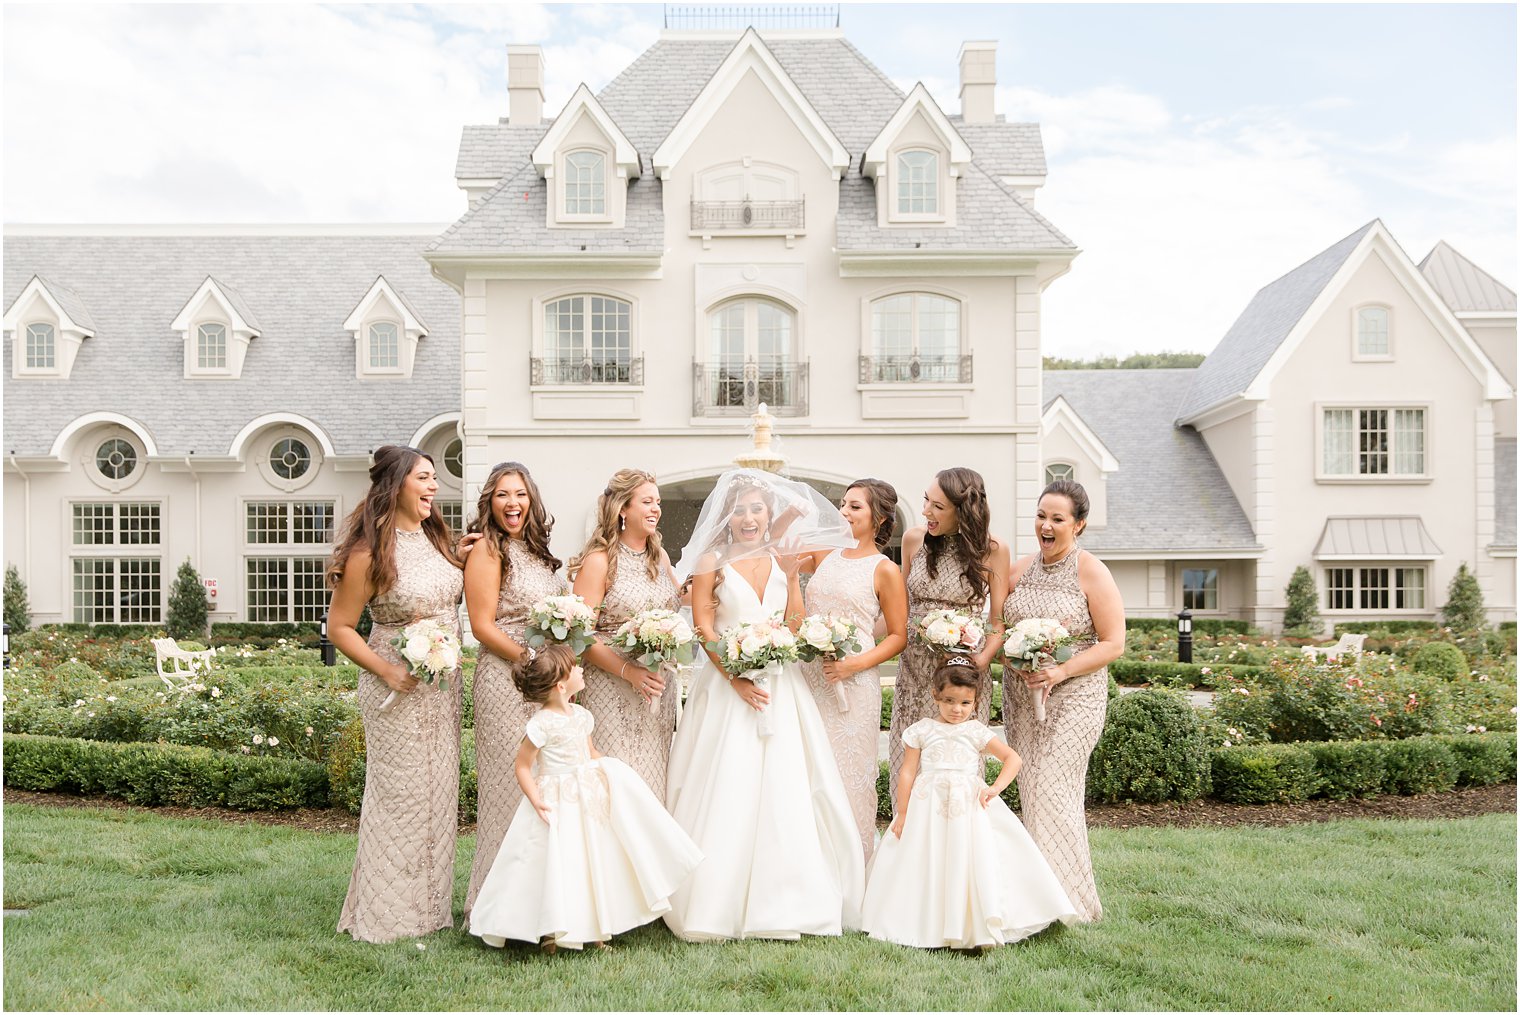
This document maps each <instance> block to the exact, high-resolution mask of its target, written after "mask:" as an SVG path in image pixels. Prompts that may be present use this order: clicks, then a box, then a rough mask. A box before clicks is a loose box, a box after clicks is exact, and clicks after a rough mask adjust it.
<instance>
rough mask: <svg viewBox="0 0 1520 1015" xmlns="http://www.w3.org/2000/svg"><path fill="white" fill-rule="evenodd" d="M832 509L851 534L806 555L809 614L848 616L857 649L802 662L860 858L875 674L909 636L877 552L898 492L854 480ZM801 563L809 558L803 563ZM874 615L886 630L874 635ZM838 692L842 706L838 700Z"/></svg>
mask: <svg viewBox="0 0 1520 1015" xmlns="http://www.w3.org/2000/svg"><path fill="white" fill-rule="evenodd" d="M839 513H840V515H842V516H843V517H844V520H845V521H846V522H847V523H849V526H850V533H851V534H852V535H853V536H854V537H855V539H856V540H858V545H856V547H855V548H854V549H851V550H832V551H825V552H819V553H814V554H811V555H810V558H811V570H812V571H813V577H812V580H811V581H809V582H808V584H807V588H806V589H805V590H804V593H803V596H804V602H805V604H806V610H807V613H808V614H809V615H812V614H816V613H827V614H832V615H833V616H835V617H839V618H841V619H848V620H852V621H854V622H855V623H856V624H857V625H858V626H859V628H860V630H861V632H862V638H861V644H862V645H866V646H869V647H868V648H866V649H865V651H863V652H861V653H860V654H859V655H853V656H846V657H845V658H843V659H839V660H829V661H822V660H820V661H818V662H812V663H804V664H803V667H802V670H803V673H804V675H806V677H807V680H808V685H809V686H810V687H811V688H812V691H813V697H814V699H815V700H816V701H817V702H818V711H819V713H820V714H821V715H822V716H823V725H824V728H825V729H826V730H827V731H828V735H829V743H831V744H832V745H833V747H834V759H835V761H837V762H838V764H839V774H840V776H841V777H842V778H843V779H844V788H845V792H846V793H847V794H848V796H849V798H850V810H851V811H853V812H854V815H855V824H856V827H857V828H858V829H859V830H860V845H861V847H862V849H863V850H864V852H865V859H866V862H867V863H868V864H869V862H870V860H871V852H872V850H873V849H874V848H875V845H876V773H877V765H876V741H877V736H878V733H879V730H880V727H881V674H880V673H879V672H878V671H877V667H878V666H880V665H881V664H882V663H884V662H886V661H887V660H889V659H891V658H892V657H893V656H895V655H897V654H898V653H899V652H901V651H902V650H903V646H904V645H906V644H907V643H908V638H907V630H908V593H907V590H906V589H905V588H903V578H902V571H901V570H900V569H899V568H898V566H897V565H896V564H894V563H892V562H891V561H890V560H888V559H887V557H886V556H885V555H884V554H883V553H882V552H881V551H882V550H883V549H885V548H886V546H887V543H888V542H889V541H890V540H891V539H892V530H893V529H894V528H896V527H897V491H896V490H894V489H892V487H891V486H890V485H889V484H887V483H884V482H882V481H881V480H879V479H858V480H856V481H855V482H854V483H851V484H850V488H849V489H848V490H846V491H845V492H844V496H843V497H842V498H840V501H839ZM804 567H805V568H807V567H808V564H807V563H804ZM878 620H881V621H884V623H885V627H886V632H887V636H886V637H885V638H883V639H882V640H881V641H880V642H876V636H875V634H874V631H875V630H876V623H877V621H878ZM841 691H842V692H843V694H844V700H845V703H846V705H847V706H848V707H847V708H843V707H841V705H840V701H839V694H840V692H841Z"/></svg>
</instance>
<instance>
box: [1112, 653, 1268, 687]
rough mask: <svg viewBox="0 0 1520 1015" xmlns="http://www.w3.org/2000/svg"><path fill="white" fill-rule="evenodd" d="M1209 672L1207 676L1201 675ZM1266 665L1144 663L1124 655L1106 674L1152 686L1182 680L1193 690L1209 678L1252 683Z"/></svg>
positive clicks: (1120, 681)
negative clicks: (1231, 679)
mask: <svg viewBox="0 0 1520 1015" xmlns="http://www.w3.org/2000/svg"><path fill="white" fill-rule="evenodd" d="M1204 670H1208V671H1209V672H1208V673H1204V672H1203V671H1204ZM1266 670H1267V667H1265V666H1253V665H1251V664H1249V663H1176V662H1147V661H1145V660H1142V659H1126V658H1124V657H1123V656H1121V657H1119V658H1118V659H1115V660H1114V661H1113V662H1111V663H1109V664H1108V674H1109V676H1111V677H1113V678H1114V679H1115V680H1117V681H1119V683H1121V684H1151V683H1156V682H1158V681H1161V680H1168V679H1173V678H1179V677H1180V678H1181V679H1183V680H1186V681H1187V682H1188V683H1189V684H1191V685H1192V686H1194V687H1204V686H1207V684H1208V677H1209V676H1210V675H1213V676H1216V677H1219V676H1225V675H1233V676H1235V677H1238V678H1239V679H1241V680H1254V679H1256V678H1258V677H1260V676H1261V675H1262V674H1263V673H1264V672H1266Z"/></svg>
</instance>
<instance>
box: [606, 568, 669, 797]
mask: <svg viewBox="0 0 1520 1015" xmlns="http://www.w3.org/2000/svg"><path fill="white" fill-rule="evenodd" d="M612 552H613V553H616V554H617V570H616V573H615V574H613V576H612V582H611V584H610V585H609V586H608V588H607V594H606V595H605V596H604V597H603V599H602V608H601V610H600V611H598V613H597V619H596V631H597V633H598V634H601V635H610V634H612V633H613V632H614V631H616V630H617V629H618V628H619V627H621V626H622V624H623V622H624V621H626V620H628V619H629V618H630V617H634V616H636V615H638V614H640V613H643V612H644V611H645V610H679V609H680V608H681V594H680V593H679V592H678V591H677V590H676V586H675V583H674V582H673V581H671V578H670V573H669V572H668V571H667V570H666V569H664V568H661V569H660V574H659V577H658V578H650V577H649V571H648V570H647V569H646V567H645V554H644V553H636V552H634V551H633V550H630V549H629V548H628V547H626V546H624V545H623V544H622V543H621V542H620V543H618V544H617V547H616V548H615V549H613V550H612ZM646 553H647V551H646ZM585 673H586V690H585V691H584V692H582V694H581V702H582V704H584V705H585V706H586V708H587V709H588V710H589V711H590V712H591V714H592V715H593V716H595V717H596V749H597V750H599V751H601V752H602V753H603V754H606V755H609V756H611V757H614V758H617V759H618V760H619V761H622V762H623V763H624V764H625V765H627V766H628V767H630V768H632V769H633V770H634V771H635V772H637V773H638V774H639V776H640V777H641V778H642V779H643V780H644V781H645V782H646V783H648V784H649V788H650V789H651V790H652V791H653V792H654V795H655V796H657V797H659V798H660V799H661V800H664V799H665V769H666V766H667V765H669V763H670V738H671V735H672V734H673V733H675V729H676V698H677V696H678V695H679V694H680V693H681V687H680V682H679V681H678V680H675V679H671V680H669V681H668V682H667V684H666V687H665V693H664V694H662V695H660V704H659V709H658V711H655V712H650V710H649V704H648V702H646V701H645V700H644V696H643V695H641V694H640V693H639V692H638V691H637V690H635V689H634V687H633V685H631V684H629V683H628V681H626V680H624V679H623V678H621V677H619V676H618V675H617V674H616V673H608V672H607V671H606V670H604V669H601V668H600V667H597V666H593V665H591V664H590V663H587V664H586V666H585Z"/></svg>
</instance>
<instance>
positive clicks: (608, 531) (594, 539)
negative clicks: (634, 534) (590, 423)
mask: <svg viewBox="0 0 1520 1015" xmlns="http://www.w3.org/2000/svg"><path fill="white" fill-rule="evenodd" d="M654 482H655V478H654V474H653V473H650V472H645V471H644V470H643V469H619V470H618V471H616V472H614V473H613V474H612V478H611V479H609V480H607V487H606V489H604V490H603V491H602V493H601V496H599V497H597V499H596V529H595V530H594V531H593V532H592V533H591V538H590V539H589V540H587V541H586V546H585V548H584V549H583V550H581V552H580V553H578V554H576V555H575V556H574V557H571V558H570V563H569V565H568V567H567V570H568V571H569V573H570V578H571V580H572V581H573V580H574V579H575V575H576V573H577V572H579V571H580V569H581V564H582V563H583V562H584V561H585V560H586V557H587V556H588V555H590V554H593V553H597V552H599V551H600V552H602V553H605V554H606V555H607V585H608V586H609V587H611V585H612V580H613V579H614V578H616V577H617V567H618V553H617V543H618V531H619V527H620V523H621V522H622V520H623V519H622V515H623V510H624V509H625V508H626V507H628V505H629V504H630V503H632V501H633V495H634V494H635V493H637V492H638V489H639V487H641V486H643V485H644V484H645V483H654ZM645 549H646V553H645V555H644V570H646V571H647V572H649V579H650V581H659V579H660V561H661V560H662V559H663V557H664V551H663V550H662V549H661V548H660V533H659V532H658V531H655V532H651V533H650V534H649V542H648V543H647V544H646V546H645Z"/></svg>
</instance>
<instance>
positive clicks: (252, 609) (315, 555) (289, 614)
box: [244, 500, 336, 623]
mask: <svg viewBox="0 0 1520 1015" xmlns="http://www.w3.org/2000/svg"><path fill="white" fill-rule="evenodd" d="M335 512H336V505H335V504H334V503H333V502H332V501H330V500H301V501H248V502H247V503H246V504H245V505H244V534H245V542H246V543H247V544H248V546H249V547H250V548H253V547H256V548H257V551H256V552H255V553H250V554H249V555H248V556H247V557H246V558H244V568H245V571H244V577H245V579H246V581H245V586H244V587H245V591H246V597H247V599H246V602H247V609H248V620H249V621H251V622H255V623H259V622H278V621H312V620H321V619H322V614H323V613H324V612H325V611H326V609H327V591H326V587H325V586H324V584H323V572H324V568H325V566H326V564H325V562H326V559H327V553H328V551H329V550H330V549H331V547H332V541H333V526H334V523H335V520H336V513H335ZM281 550H284V553H280V551H281Z"/></svg>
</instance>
